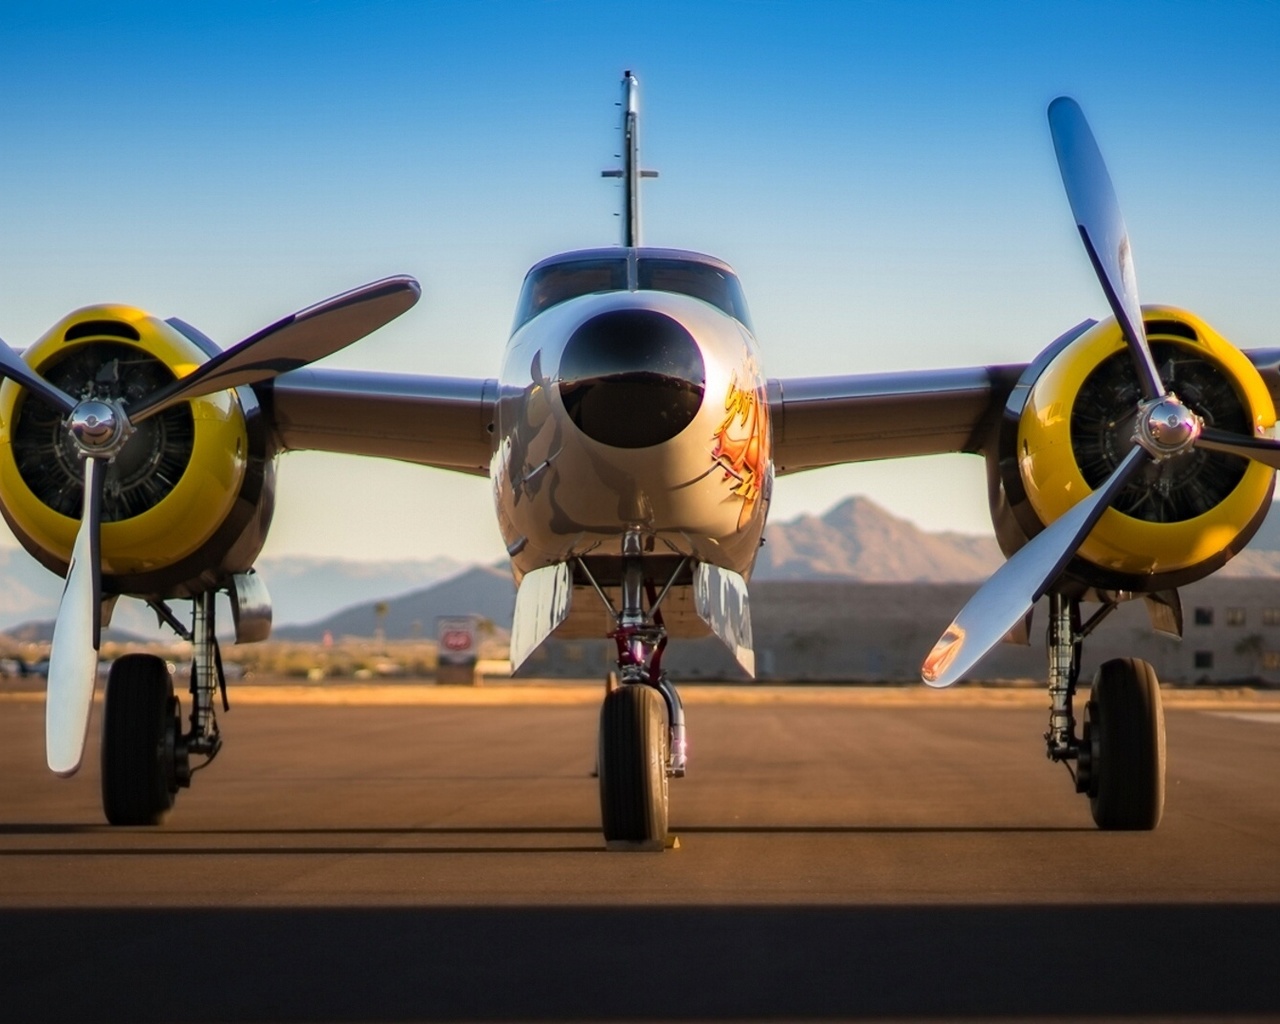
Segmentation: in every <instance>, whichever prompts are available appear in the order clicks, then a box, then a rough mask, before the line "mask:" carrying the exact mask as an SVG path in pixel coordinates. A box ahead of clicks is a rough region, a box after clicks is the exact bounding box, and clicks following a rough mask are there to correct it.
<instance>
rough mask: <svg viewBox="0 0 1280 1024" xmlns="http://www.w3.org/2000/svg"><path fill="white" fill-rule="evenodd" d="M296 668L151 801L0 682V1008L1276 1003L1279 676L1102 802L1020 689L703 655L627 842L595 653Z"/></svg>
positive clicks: (1274, 1006) (200, 1013) (879, 1010)
mask: <svg viewBox="0 0 1280 1024" xmlns="http://www.w3.org/2000/svg"><path fill="white" fill-rule="evenodd" d="M307 692H308V691H303V692H302V694H301V696H303V697H305V696H307ZM309 692H310V693H311V694H312V696H313V697H314V698H315V700H314V701H312V702H309V703H305V704H297V703H281V701H283V700H285V699H286V698H287V699H293V698H296V697H297V696H299V694H296V693H291V692H290V691H287V690H285V689H282V688H279V687H241V688H240V689H239V690H237V689H233V690H232V693H231V697H232V704H233V707H232V711H231V712H230V714H227V715H224V716H223V717H222V722H223V732H224V737H225V739H226V747H225V749H224V751H223V753H222V755H221V756H220V757H219V759H218V761H217V762H216V763H215V764H213V765H212V766H210V767H209V768H208V770H207V771H206V772H203V773H200V774H197V776H196V778H195V785H194V788H193V789H191V790H190V791H186V792H184V793H183V794H181V796H180V798H179V801H178V804H177V807H176V808H175V810H174V812H173V813H172V815H171V816H170V818H169V820H168V822H167V823H166V824H165V825H164V826H162V827H160V828H158V829H110V828H108V827H106V826H105V825H101V824H99V822H100V821H101V816H100V815H101V812H100V810H99V806H98V772H97V767H96V755H97V749H96V741H91V748H90V751H89V754H88V756H87V759H86V767H85V769H84V770H83V771H82V772H81V774H80V775H79V776H77V777H76V778H75V779H73V780H70V781H63V780H58V779H55V778H53V777H51V776H49V775H48V773H47V771H46V770H45V768H44V766H43V705H42V703H41V702H40V701H39V700H38V699H37V698H36V697H35V696H33V695H21V694H12V693H9V694H0V1020H4V1021H32V1022H36V1021H69V1020H85V1021H236V1022H242V1021H243V1022H248V1021H323V1022H329V1021H409V1020H468V1021H473V1020H575V1021H579V1020H581V1021H585V1020H608V1021H615V1020H651V1019H675V1020H711V1021H719V1020H803V1019H811V1020H831V1019H855V1020H877V1019H883V1020H913V1019H919V1020H936V1019H957V1018H961V1019H972V1020H976V1019H989V1018H1001V1019H1081V1018H1087V1019H1091V1020H1101V1019H1120V1018H1125V1019H1133V1018H1147V1019H1161V1020H1167V1019H1201V1020H1221V1019H1236V1020H1245V1019H1259V1020H1263V1019H1280V700H1277V699H1276V695H1270V694H1264V695H1252V694H1249V693H1236V694H1227V695H1225V696H1221V697H1219V696H1210V697H1206V696H1205V695H1202V694H1194V695H1187V694H1184V693H1179V692H1171V693H1169V694H1168V697H1167V719H1168V736H1169V786H1168V800H1167V804H1166V811H1165V819H1164V822H1163V824H1162V825H1161V827H1160V829H1159V830H1158V831H1156V832H1154V833H1100V832H1098V831H1096V830H1095V829H1094V828H1093V827H1092V824H1091V821H1090V819H1089V814H1088V807H1087V804H1086V803H1085V801H1084V799H1083V798H1081V797H1078V796H1076V795H1075V794H1074V792H1073V791H1072V788H1071V785H1070V780H1069V779H1068V777H1067V773H1066V771H1065V770H1064V769H1063V768H1062V767H1060V766H1055V765H1052V764H1050V763H1049V762H1047V761H1046V760H1045V759H1044V756H1043V742H1042V740H1041V734H1042V733H1043V731H1044V728H1045V724H1046V713H1045V710H1044V709H1045V704H1046V701H1045V698H1044V695H1043V694H1042V693H1040V692H1029V691H982V690H957V691H955V692H954V693H947V694H935V693H932V692H930V691H927V690H926V689H925V688H923V687H921V688H919V689H918V690H911V691H900V690H893V689H882V690H880V689H876V690H868V689H861V690H820V689H809V688H739V687H734V688H705V689H696V688H693V687H688V688H686V690H685V691H684V692H685V694H686V698H687V704H688V711H689V720H690V729H691V768H690V774H689V777H688V778H686V779H683V780H678V781H674V782H673V783H672V819H673V826H674V830H675V831H676V832H677V833H678V834H679V836H680V839H681V844H682V846H681V849H679V850H676V851H671V852H668V853H664V854H616V853H606V852H605V851H604V849H603V844H602V841H601V839H600V836H599V833H598V821H597V819H598V806H597V798H596V789H595V781H594V780H593V779H592V778H590V776H589V771H590V769H591V767H592V763H593V759H594V742H595V718H596V703H597V701H598V698H599V691H598V689H596V688H595V687H585V686H583V687H564V686H560V687H537V686H528V685H526V686H522V687H518V688H512V689H506V688H481V689H478V690H470V691H463V690H454V691H451V692H450V691H447V690H444V689H443V688H430V687H404V686H402V687H390V688H372V687H367V688H363V689H361V688H358V687H356V688H351V687H348V688H341V687H329V688H325V689H319V688H311V689H310V691H309ZM361 693H364V694H365V697H363V698H361V697H360V694H361ZM397 693H398V694H399V698H398V699H397V698H396V695H397ZM321 698H323V699H324V700H325V701H326V703H319V702H318V701H319V700H320V699H321ZM95 725H96V723H95Z"/></svg>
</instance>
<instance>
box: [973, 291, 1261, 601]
mask: <svg viewBox="0 0 1280 1024" xmlns="http://www.w3.org/2000/svg"><path fill="white" fill-rule="evenodd" d="M1143 314H1144V321H1145V323H1146V329H1147V334H1148V337H1149V340H1150V343H1151V349H1152V354H1153V356H1154V358H1155V362H1156V365H1157V367H1158V368H1159V371H1160V375H1161V377H1162V379H1163V380H1164V382H1165V385H1166V386H1167V387H1168V388H1170V389H1171V390H1172V391H1174V392H1175V393H1176V394H1177V395H1178V397H1179V398H1180V399H1181V400H1182V401H1183V402H1185V403H1186V404H1187V405H1188V406H1189V407H1190V408H1191V409H1192V410H1193V411H1195V412H1196V413H1197V414H1198V415H1199V416H1201V417H1202V418H1203V420H1204V422H1205V424H1206V425H1207V426H1215V427H1219V428H1222V429H1225V430H1230V431H1233V432H1236V433H1240V434H1245V435H1250V436H1270V435H1271V430H1272V428H1273V427H1274V425H1275V422H1276V412H1275V407H1274V405H1273V403H1272V400H1271V395H1270V392H1269V391H1268V389H1267V387H1266V385H1265V383H1264V382H1263V380H1262V377H1261V376H1260V375H1259V373H1258V371H1257V369H1255V367H1254V366H1253V364H1252V363H1250V362H1249V360H1248V359H1247V358H1246V357H1245V356H1244V354H1243V353H1241V352H1240V350H1239V349H1237V348H1236V347H1235V346H1233V345H1231V344H1230V343H1229V342H1227V341H1226V340H1225V339H1224V338H1222V337H1221V336H1220V335H1219V334H1218V333H1217V332H1216V331H1214V330H1213V329H1212V328H1211V327H1209V326H1208V325H1207V324H1206V323H1204V321H1202V320H1200V319H1199V318H1198V317H1196V316H1194V315H1192V314H1190V313H1187V312H1185V311H1182V310H1178V309H1172V308H1169V307H1164V306H1147V307H1144V309H1143ZM1140 398H1141V394H1140V391H1139V384H1138V379H1137V375H1136V373H1135V371H1134V369H1133V361H1132V357H1131V355H1130V353H1129V351H1128V349H1127V348H1126V346H1125V343H1124V338H1123V336H1122V334H1121V332H1120V328H1119V326H1118V325H1117V323H1116V321H1115V320H1114V319H1108V320H1106V321H1104V322H1102V323H1099V324H1097V325H1095V326H1094V327H1092V328H1090V329H1089V330H1087V331H1085V332H1083V333H1082V334H1080V335H1079V336H1078V337H1076V338H1074V339H1073V340H1071V341H1069V342H1068V343H1066V344H1065V345H1064V346H1062V347H1061V348H1059V349H1058V350H1057V351H1053V350H1051V351H1050V352H1049V353H1046V356H1045V357H1043V358H1042V360H1039V361H1037V362H1036V363H1035V364H1033V365H1032V366H1031V367H1029V368H1028V371H1027V374H1026V375H1025V376H1024V378H1023V381H1022V382H1020V384H1019V386H1018V387H1017V388H1015V390H1014V392H1013V394H1012V396H1011V398H1010V402H1009V405H1008V406H1007V407H1006V410H1005V416H1004V420H1003V422H1002V424H1001V426H1000V436H999V439H998V444H997V449H998V454H997V455H996V463H995V465H994V466H993V469H994V470H995V473H996V475H997V477H998V482H999V485H1000V490H1002V491H1003V497H1004V500H1005V502H1007V512H1008V514H1003V513H1004V510H1002V509H998V510H997V511H996V513H995V516H994V518H995V520H996V524H997V536H998V538H999V540H1000V544H1001V547H1002V548H1004V550H1005V553H1006V554H1012V553H1013V551H1015V550H1017V549H1018V548H1019V547H1021V546H1022V544H1024V543H1025V542H1026V540H1027V539H1028V538H1029V537H1032V536H1034V535H1035V534H1036V533H1038V532H1039V531H1040V530H1041V529H1042V528H1043V527H1044V526H1045V525H1047V524H1049V523H1052V522H1054V521H1055V520H1056V519H1058V518H1059V517H1060V516H1061V515H1062V514H1063V513H1065V512H1066V511H1067V510H1068V509H1069V508H1071V507H1072V506H1073V505H1074V504H1076V502H1078V501H1080V500H1081V498H1082V497H1083V496H1084V495H1087V494H1089V493H1090V492H1091V491H1093V490H1095V489H1096V488H1097V487H1098V486H1099V485H1100V484H1101V483H1102V481H1104V480H1105V479H1106V478H1107V477H1108V476H1109V475H1110V473H1111V471H1112V470H1113V469H1114V468H1115V467H1116V465H1118V464H1119V462H1120V460H1121V459H1122V458H1123V457H1124V455H1125V453H1126V452H1127V451H1128V450H1129V447H1130V444H1131V440H1132V438H1133V436H1134V420H1135V410H1136V408H1137V405H1138V403H1139V400H1140ZM1274 478H1275V472H1274V471H1273V470H1272V469H1270V468H1269V467H1267V466H1264V465H1263V464H1261V463H1260V462H1255V461H1251V460H1246V459H1243V458H1240V457H1238V456H1234V455H1227V454H1223V453H1219V452H1211V451H1206V450H1203V449H1195V450H1193V451H1190V452H1187V453H1185V454H1182V455H1179V456H1176V457H1175V458H1171V459H1168V460H1166V461H1163V462H1154V461H1153V462H1152V463H1150V464H1149V465H1148V466H1146V467H1145V468H1144V469H1143V470H1141V471H1140V472H1139V474H1138V476H1137V477H1136V478H1135V480H1134V481H1133V482H1132V483H1130V484H1129V486H1128V487H1126V488H1125V489H1124V490H1123V491H1121V492H1120V494H1119V496H1118V497H1117V499H1116V501H1115V502H1114V503H1113V505H1112V507H1111V508H1110V509H1108V510H1107V512H1106V513H1104V515H1103V517H1102V519H1101V520H1100V521H1099V522H1098V524H1097V526H1095V527H1094V529H1093V531H1092V533H1090V535H1089V537H1088V538H1087V539H1086V540H1085V542H1084V543H1083V544H1082V545H1081V547H1080V549H1079V551H1078V552H1077V556H1076V557H1075V558H1074V559H1073V560H1072V562H1071V563H1070V565H1069V566H1068V568H1067V572H1068V574H1069V575H1070V576H1072V577H1074V578H1075V579H1077V580H1079V581H1080V582H1082V583H1084V584H1086V585H1087V586H1090V587H1097V588H1100V589H1105V590H1122V591H1137V592H1152V591H1155V590H1162V589H1166V588H1169V587H1176V586H1181V585H1183V584H1185V583H1189V582H1192V581H1194V580H1197V579H1200V578H1201V577H1203V576H1206V575H1208V574H1209V573H1211V572H1213V571H1214V570H1216V569H1218V568H1219V567H1221V566H1222V565H1223V564H1224V563H1225V562H1226V561H1227V560H1228V559H1230V558H1231V557H1232V555H1234V554H1235V553H1236V552H1238V551H1239V550H1240V549H1241V548H1243V547H1244V545H1245V544H1246V543H1247V542H1248V541H1249V539H1250V538H1251V537H1252V536H1253V534H1254V533H1255V532H1256V530H1257V528H1258V526H1259V525H1260V524H1261V522H1262V519H1263V517H1264V516H1265V515H1266V513H1267V511H1268V509H1269V508H1270V502H1271V494H1272V490H1273V487H1274Z"/></svg>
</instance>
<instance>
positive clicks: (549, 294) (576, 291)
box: [512, 248, 751, 330]
mask: <svg viewBox="0 0 1280 1024" xmlns="http://www.w3.org/2000/svg"><path fill="white" fill-rule="evenodd" d="M628 290H631V291H657V292H676V293H677V294H680V295H691V296H693V298H695V299H701V300H702V301H703V302H709V303H710V304H711V305H713V306H715V307H716V308H718V309H720V310H721V311H722V312H724V313H727V314H728V315H729V316H731V317H733V318H734V319H736V320H738V321H739V322H740V323H741V324H742V325H743V326H744V327H746V328H747V329H748V330H750V329H751V317H750V315H749V314H748V313H747V301H746V298H745V297H744V296H743V294H742V285H741V284H739V282H738V277H737V275H736V274H734V272H733V270H732V269H731V268H730V267H729V265H728V264H727V263H722V262H721V261H720V260H718V259H715V258H714V257H712V256H704V255H702V254H701V253H696V252H686V251H685V250H683V249H648V248H644V249H617V248H614V249H581V250H579V251H577V252H566V253H561V254H560V255H558V256H552V257H550V258H549V259H545V260H543V261H542V262H541V263H538V264H537V265H535V266H534V268H533V269H532V270H530V271H529V273H528V274H527V275H526V276H525V279H524V287H523V288H522V289H521V290H520V301H519V303H518V304H517V305H516V321H515V326H514V327H513V328H512V329H513V330H519V329H520V328H521V327H523V326H524V325H525V324H526V323H528V322H529V321H530V320H532V319H533V318H534V317H535V316H537V315H538V314H539V313H541V312H542V311H543V310H544V309H550V308H551V307H552V306H555V305H557V304H559V303H561V302H565V301H567V300H569V299H576V298H577V297H578V296H579V295H592V294H594V293H597V292H621V291H628Z"/></svg>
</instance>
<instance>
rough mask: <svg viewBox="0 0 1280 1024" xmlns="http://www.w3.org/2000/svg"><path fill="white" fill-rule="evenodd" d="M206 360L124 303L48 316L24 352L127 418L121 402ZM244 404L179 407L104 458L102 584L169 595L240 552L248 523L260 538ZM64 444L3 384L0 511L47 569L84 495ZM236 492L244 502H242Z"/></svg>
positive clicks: (43, 409)
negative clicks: (117, 406) (107, 400)
mask: <svg viewBox="0 0 1280 1024" xmlns="http://www.w3.org/2000/svg"><path fill="white" fill-rule="evenodd" d="M193 333H194V332H193ZM209 355H210V353H209V352H208V351H207V350H205V349H204V348H202V346H201V345H198V344H197V343H196V341H195V340H193V339H192V338H191V337H188V336H187V335H185V334H184V333H183V332H182V331H180V330H178V329H177V328H175V327H174V326H172V325H170V324H168V323H166V322H164V321H163V320H159V319H157V318H156V317H153V316H150V315H149V314H147V313H144V312H142V311H141V310H138V309H134V308H132V307H128V306H116V305H100V306H90V307H86V308H84V309H81V310H77V311H76V312H75V313H72V314H71V315H70V316H67V317H65V318H64V319H62V320H61V321H59V322H58V323H57V324H55V325H54V327H53V328H52V329H51V330H49V331H48V332H47V333H46V334H45V335H43V336H42V337H41V338H40V339H39V340H38V341H37V342H36V343H35V344H33V345H32V346H31V347H30V348H28V349H26V351H25V352H24V353H23V358H24V359H25V360H26V362H27V363H28V364H29V365H30V366H32V367H33V368H34V369H35V370H36V371H37V372H39V373H40V374H41V375H42V376H45V377H46V378H48V379H50V380H52V381H53V382H54V383H57V384H58V385H59V386H60V387H62V388H63V390H65V391H67V392H68V393H69V394H71V395H72V396H73V397H75V398H81V397H85V392H86V390H88V389H91V388H92V389H98V391H99V392H101V391H103V390H105V391H107V392H114V393H115V394H114V396H115V397H122V398H123V401H124V404H125V406H126V410H127V407H128V404H129V400H130V398H134V399H136V398H138V397H141V395H140V393H139V392H141V391H143V390H147V391H149V390H152V389H154V387H155V386H157V385H158V384H159V383H164V382H165V381H167V380H169V379H172V378H174V377H182V376H185V375H186V374H188V373H190V372H191V371H192V370H193V369H195V367H196V366H198V365H199V364H201V363H203V362H204V361H206V360H207V359H208V358H209ZM246 400H247V401H248V403H249V404H250V406H251V407H252V409H251V411H252V412H253V413H254V414H256V413H257V406H256V400H255V399H254V398H253V395H252V392H247V389H241V392H239V393H237V392H232V391H222V392H217V393H215V394H212V395H208V396H205V397H201V398H196V399H193V400H191V401H189V402H185V403H179V405H177V406H174V407H172V409H170V410H168V411H166V412H164V413H161V414H159V415H158V416H156V417H153V418H152V419H150V420H147V421H144V422H143V423H142V424H140V425H139V426H138V432H137V433H136V434H135V435H133V436H132V437H131V438H130V440H129V442H128V444H127V445H126V446H125V448H124V449H123V450H122V451H121V452H120V453H119V455H118V456H117V457H116V459H115V460H113V462H112V464H111V467H109V468H108V472H107V483H106V488H105V493H104V498H103V524H102V532H101V557H102V566H103V574H104V582H105V583H107V584H108V585H109V589H114V590H116V591H118V592H129V593H141V594H156V595H160V594H161V593H163V592H169V593H170V594H171V595H173V596H178V595H179V594H181V592H182V589H183V584H184V583H187V582H190V581H191V580H192V579H193V578H195V577H199V576H202V575H205V576H207V574H209V573H210V572H217V571H218V569H219V567H220V563H221V561H223V560H224V559H225V557H226V555H227V553H228V552H229V551H230V550H232V549H237V553H242V549H243V548H244V537H243V536H242V535H243V533H244V528H245V527H246V526H249V525H250V523H252V530H254V531H257V532H262V533H265V521H264V512H265V517H266V518H269V515H270V487H269V486H263V479H262V477H263V474H264V472H265V473H267V474H268V475H269V473H270V467H269V466H267V468H266V469H265V470H264V468H263V467H264V464H266V463H269V461H270V460H269V453H267V452H265V451H263V450H262V449H263V442H262V441H261V439H260V438H254V437H251V434H254V433H262V432H261V431H253V430H251V429H250V424H249V423H248V422H247V419H246V408H245V402H246ZM153 423H155V426H151V424H153ZM65 436H66V432H65V430H62V429H61V428H60V426H59V425H58V423H57V422H56V419H55V416H54V414H53V410H52V409H51V408H50V407H49V406H47V405H44V403H42V402H41V401H40V399H38V398H36V397H33V396H32V395H31V394H29V393H28V392H27V391H26V390H25V389H23V388H21V387H19V386H18V385H16V384H14V383H13V382H12V381H8V380H6V381H4V383H3V385H2V386H0V510H2V511H3V513H4V516H5V519H6V520H7V521H8V523H9V525H10V526H11V527H12V528H13V530H14V533H15V534H16V535H17V537H18V539H19V540H20V541H21V542H22V544H23V545H24V547H26V548H27V550H28V551H30V552H31V553H32V555H34V556H35V557H36V558H37V559H38V560H40V561H41V562H42V563H44V564H45V565H46V566H48V567H49V568H50V569H52V570H54V571H55V572H60V573H61V572H65V569H66V564H67V561H68V560H69V558H70V554H71V547H72V544H73V542H74V540H75V536H76V531H77V530H78V528H79V520H80V508H79V505H80V500H81V498H80V496H81V495H82V493H83V486H82V485H81V484H79V479H80V477H81V476H82V473H83V470H82V467H81V465H80V463H79V459H78V456H77V454H76V452H75V450H74V448H73V447H72V445H71V443H70V442H69V441H68V440H64V438H65ZM255 442H256V443H255ZM255 448H256V449H259V450H258V451H255V450H254V449H255ZM113 473H114V476H113ZM255 474H256V479H250V478H251V477H254V476H255ZM268 483H269V481H268ZM246 492H249V493H248V494H246ZM246 497H248V498H249V499H250V501H249V504H253V505H255V507H254V508H252V509H248V508H245V507H243V506H245V504H246V500H245V499H246ZM237 506H240V507H239V508H238V507H237ZM236 519H239V520H243V522H233V520H236ZM229 526H232V527H234V528H233V529H228V527H229ZM258 546H259V547H260V543H259V544H258ZM256 553H257V552H256V550H255V551H253V552H252V553H251V554H250V555H249V558H250V559H251V558H252V557H253V556H254V555H256ZM243 568H245V567H239V566H237V567H233V571H240V570H242V569H243ZM131 583H136V584H138V585H137V586H133V585H130V584H131Z"/></svg>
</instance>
